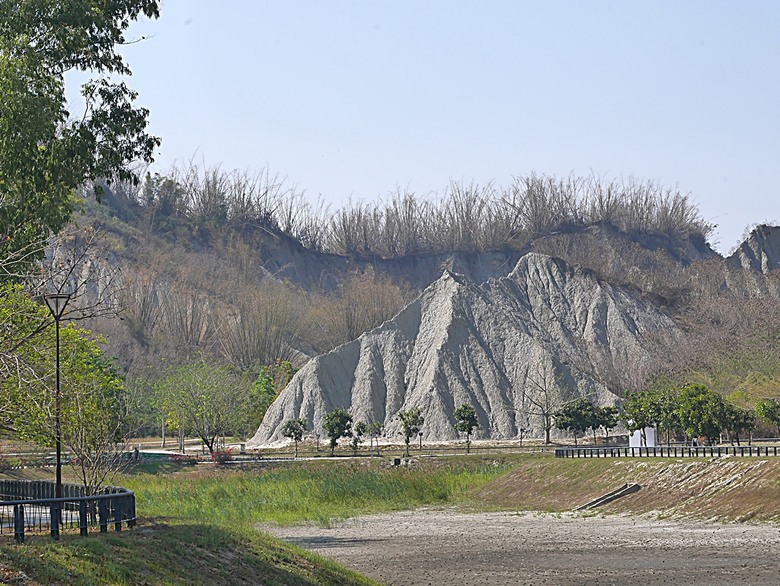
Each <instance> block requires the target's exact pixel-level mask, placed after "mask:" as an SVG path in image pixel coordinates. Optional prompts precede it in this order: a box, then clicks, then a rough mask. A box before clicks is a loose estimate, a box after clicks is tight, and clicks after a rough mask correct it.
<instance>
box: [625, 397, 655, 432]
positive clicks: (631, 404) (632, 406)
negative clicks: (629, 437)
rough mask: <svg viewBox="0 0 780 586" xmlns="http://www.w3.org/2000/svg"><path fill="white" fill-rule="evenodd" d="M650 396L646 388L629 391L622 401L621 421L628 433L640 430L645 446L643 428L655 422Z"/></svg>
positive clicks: (651, 425)
mask: <svg viewBox="0 0 780 586" xmlns="http://www.w3.org/2000/svg"><path fill="white" fill-rule="evenodd" d="M651 397H652V394H651V392H650V391H647V390H641V391H634V392H631V391H629V392H627V393H626V397H625V400H624V401H623V423H624V424H625V426H626V429H627V430H628V432H629V433H634V432H636V431H639V432H640V435H641V437H642V444H643V445H645V446H647V434H646V433H645V429H646V428H648V427H653V426H654V425H655V423H656V421H655V414H654V412H653V409H652V406H651Z"/></svg>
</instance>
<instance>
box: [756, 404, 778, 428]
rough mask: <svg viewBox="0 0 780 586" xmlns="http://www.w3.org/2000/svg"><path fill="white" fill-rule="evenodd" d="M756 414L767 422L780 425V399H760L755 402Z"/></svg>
mask: <svg viewBox="0 0 780 586" xmlns="http://www.w3.org/2000/svg"><path fill="white" fill-rule="evenodd" d="M756 415H758V416H759V417H760V418H761V419H763V420H764V421H766V422H767V423H771V424H772V425H775V426H780V400H777V399H760V400H759V401H757V402H756Z"/></svg>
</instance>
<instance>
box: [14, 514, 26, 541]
mask: <svg viewBox="0 0 780 586" xmlns="http://www.w3.org/2000/svg"><path fill="white" fill-rule="evenodd" d="M14 541H15V542H16V543H24V505H14Z"/></svg>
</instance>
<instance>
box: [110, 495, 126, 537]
mask: <svg viewBox="0 0 780 586" xmlns="http://www.w3.org/2000/svg"><path fill="white" fill-rule="evenodd" d="M122 504H123V503H122V497H114V498H112V499H111V505H112V507H113V509H114V531H121V530H122V509H123V508H124V507H123V506H122Z"/></svg>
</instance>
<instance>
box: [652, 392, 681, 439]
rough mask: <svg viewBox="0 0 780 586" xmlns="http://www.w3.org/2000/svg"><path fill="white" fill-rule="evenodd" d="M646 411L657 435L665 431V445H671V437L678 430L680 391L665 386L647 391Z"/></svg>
mask: <svg viewBox="0 0 780 586" xmlns="http://www.w3.org/2000/svg"><path fill="white" fill-rule="evenodd" d="M646 399H647V409H648V410H649V415H650V417H651V418H652V419H653V422H654V423H655V424H656V425H657V426H658V431H659V433H660V432H661V431H664V430H665V431H666V443H667V445H669V444H671V443H672V435H673V434H674V433H675V430H677V429H679V428H680V414H679V402H680V391H679V389H676V388H674V387H672V386H665V387H661V388H658V389H652V390H649V391H647V395H646Z"/></svg>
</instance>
